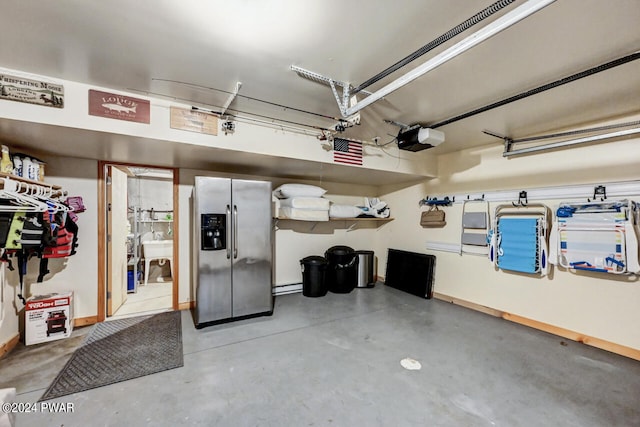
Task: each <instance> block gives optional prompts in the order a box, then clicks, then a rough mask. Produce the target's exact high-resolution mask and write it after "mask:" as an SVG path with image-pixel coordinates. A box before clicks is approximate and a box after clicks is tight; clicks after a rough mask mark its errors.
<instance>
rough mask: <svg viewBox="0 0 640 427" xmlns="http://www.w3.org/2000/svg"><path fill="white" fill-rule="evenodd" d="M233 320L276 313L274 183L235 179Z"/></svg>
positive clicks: (233, 193)
mask: <svg viewBox="0 0 640 427" xmlns="http://www.w3.org/2000/svg"><path fill="white" fill-rule="evenodd" d="M231 198H232V202H233V206H232V216H233V221H234V224H233V230H234V232H235V235H234V237H233V242H234V245H235V247H234V248H233V249H234V250H233V251H232V261H233V279H232V283H233V317H241V316H250V315H253V314H259V313H267V312H272V311H273V296H272V281H271V261H272V255H271V183H270V182H264V181H247V180H238V179H234V180H233V182H232V197H231Z"/></svg>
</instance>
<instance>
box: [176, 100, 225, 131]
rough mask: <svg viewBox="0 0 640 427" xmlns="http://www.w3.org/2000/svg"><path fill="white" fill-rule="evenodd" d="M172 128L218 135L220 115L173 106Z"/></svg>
mask: <svg viewBox="0 0 640 427" xmlns="http://www.w3.org/2000/svg"><path fill="white" fill-rule="evenodd" d="M170 126H171V129H179V130H188V131H191V132H198V133H206V134H208V135H218V117H217V116H216V115H214V114H211V113H205V112H203V111H194V110H188V109H186V108H178V107H171V120H170Z"/></svg>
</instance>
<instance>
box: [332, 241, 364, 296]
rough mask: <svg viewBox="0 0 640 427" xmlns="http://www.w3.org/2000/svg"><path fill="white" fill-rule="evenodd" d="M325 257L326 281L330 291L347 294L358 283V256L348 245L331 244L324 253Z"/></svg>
mask: <svg viewBox="0 0 640 427" xmlns="http://www.w3.org/2000/svg"><path fill="white" fill-rule="evenodd" d="M324 256H325V258H326V259H327V273H326V278H325V279H326V281H327V287H328V288H329V290H330V291H331V292H334V293H340V294H347V293H349V292H351V291H352V290H353V289H354V288H355V287H356V284H357V283H358V256H357V255H356V253H355V251H354V250H353V249H352V248H350V247H349V246H332V247H330V248H329V249H327V251H326V252H325V254H324Z"/></svg>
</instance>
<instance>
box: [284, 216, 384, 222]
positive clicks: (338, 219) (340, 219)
mask: <svg viewBox="0 0 640 427" xmlns="http://www.w3.org/2000/svg"><path fill="white" fill-rule="evenodd" d="M274 219H277V220H278V221H297V222H334V221H358V222H359V221H375V222H389V221H393V218H329V221H304V220H300V219H292V218H287V217H282V216H279V217H276V218H274Z"/></svg>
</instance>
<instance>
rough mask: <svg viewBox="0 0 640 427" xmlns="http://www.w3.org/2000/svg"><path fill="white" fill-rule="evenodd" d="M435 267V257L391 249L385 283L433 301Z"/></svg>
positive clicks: (388, 255) (388, 254)
mask: <svg viewBox="0 0 640 427" xmlns="http://www.w3.org/2000/svg"><path fill="white" fill-rule="evenodd" d="M435 267H436V257H435V255H427V254H421V253H416V252H408V251H402V250H399V249H389V250H388V253H387V272H386V277H385V282H384V283H385V285H387V286H391V287H392V288H396V289H399V290H401V291H405V292H407V293H410V294H412V295H416V296H419V297H422V298H427V299H431V297H432V296H433V278H434V276H435Z"/></svg>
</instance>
